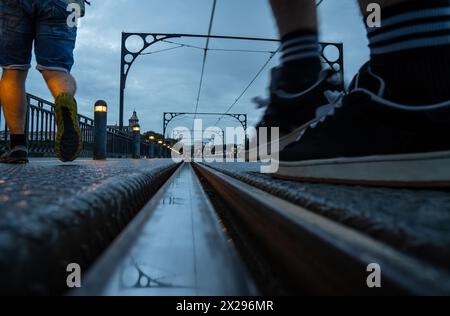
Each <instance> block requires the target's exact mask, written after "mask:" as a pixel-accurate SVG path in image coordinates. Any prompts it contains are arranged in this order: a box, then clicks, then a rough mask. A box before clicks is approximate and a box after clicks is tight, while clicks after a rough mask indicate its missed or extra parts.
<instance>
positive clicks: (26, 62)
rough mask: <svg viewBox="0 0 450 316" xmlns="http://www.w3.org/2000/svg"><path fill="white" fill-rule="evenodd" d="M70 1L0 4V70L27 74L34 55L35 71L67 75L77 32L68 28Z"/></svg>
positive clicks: (6, 0) (14, 0) (18, 0)
mask: <svg viewBox="0 0 450 316" xmlns="http://www.w3.org/2000/svg"><path fill="white" fill-rule="evenodd" d="M71 2H73V0H0V66H1V67H3V68H4V69H20V70H28V69H29V68H30V63H31V53H32V48H33V43H34V52H35V55H36V61H37V63H38V66H37V69H38V70H40V71H42V70H60V71H66V72H70V70H71V68H72V66H73V63H74V60H73V50H74V48H75V41H76V36H77V28H76V27H73V25H72V27H71V26H69V23H68V18H69V15H70V12H68V11H67V8H68V5H69V3H71Z"/></svg>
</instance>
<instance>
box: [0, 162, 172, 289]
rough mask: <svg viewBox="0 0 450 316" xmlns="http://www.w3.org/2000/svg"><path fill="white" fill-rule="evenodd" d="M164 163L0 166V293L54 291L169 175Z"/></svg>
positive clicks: (168, 166) (94, 254) (91, 257)
mask: <svg viewBox="0 0 450 316" xmlns="http://www.w3.org/2000/svg"><path fill="white" fill-rule="evenodd" d="M175 168H176V165H175V164H174V163H173V162H172V161H171V160H108V161H92V160H79V161H77V162H75V163H70V164H62V163H59V162H57V161H56V160H55V159H47V160H45V159H33V160H32V162H31V163H30V164H29V165H25V166H10V165H1V164H0V293H4V294H12V293H14V294H43V295H44V294H45V295H46V294H60V293H62V292H63V291H64V290H65V289H67V288H66V284H65V283H66V276H67V274H68V273H67V272H66V267H67V264H68V263H72V262H73V263H78V264H80V265H81V266H82V269H83V270H85V269H86V268H87V267H88V266H89V265H90V264H91V263H92V262H93V260H94V259H95V258H97V256H98V255H99V254H100V253H101V252H102V251H103V250H104V249H105V248H106V247H107V246H108V245H109V244H110V242H111V241H112V240H113V239H114V238H115V237H116V236H117V235H118V234H119V233H120V231H121V230H122V229H123V228H124V227H125V226H126V225H127V224H128V222H129V221H130V220H131V219H132V218H133V217H134V216H135V215H136V213H137V212H138V211H139V210H140V209H141V208H142V207H143V206H144V205H145V203H146V202H147V201H148V200H149V198H150V197H151V196H152V195H153V193H155V192H156V191H157V189H158V188H159V187H160V186H161V185H162V184H163V183H164V182H165V180H166V179H167V178H168V177H169V176H170V174H171V173H172V172H173V171H174V169H175Z"/></svg>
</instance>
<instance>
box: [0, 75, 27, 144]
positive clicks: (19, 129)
mask: <svg viewBox="0 0 450 316" xmlns="http://www.w3.org/2000/svg"><path fill="white" fill-rule="evenodd" d="M27 74H28V71H26V70H12V69H4V70H3V75H2V79H1V81H0V101H1V103H2V106H3V112H4V114H5V119H6V123H7V125H8V127H9V130H10V134H11V135H25V121H26V114H27V98H26V92H25V80H26V78H27ZM13 145H14V144H12V146H11V147H14V146H13ZM21 145H25V144H21Z"/></svg>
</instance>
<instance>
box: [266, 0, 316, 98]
mask: <svg viewBox="0 0 450 316" xmlns="http://www.w3.org/2000/svg"><path fill="white" fill-rule="evenodd" d="M270 4H271V6H272V11H273V13H274V16H275V19H276V22H277V25H278V30H279V33H280V39H281V44H282V48H281V53H282V57H281V63H282V80H283V81H284V82H285V85H284V87H283V88H284V89H285V90H287V91H289V92H294V93H295V92H297V93H298V92H300V91H303V90H304V89H306V88H309V86H311V84H312V83H314V82H315V81H316V80H317V77H318V76H319V72H320V70H321V64H320V57H319V56H320V55H319V48H318V47H319V44H318V26H317V9H316V2H315V0H271V1H270Z"/></svg>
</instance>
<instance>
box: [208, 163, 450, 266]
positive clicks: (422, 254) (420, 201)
mask: <svg viewBox="0 0 450 316" xmlns="http://www.w3.org/2000/svg"><path fill="white" fill-rule="evenodd" d="M208 165H209V166H211V167H213V168H214V169H216V170H219V171H222V172H224V173H225V174H228V175H230V176H232V177H234V178H236V179H239V180H241V181H244V182H246V183H249V184H251V185H254V186H256V187H258V188H260V189H262V190H265V191H267V192H269V193H271V194H274V195H276V196H278V197H281V198H283V199H286V200H289V201H291V202H293V203H295V204H298V205H301V206H303V207H305V208H306V209H308V210H311V211H314V212H316V213H318V214H321V215H324V216H327V217H329V218H331V219H333V220H337V221H339V222H341V223H343V224H345V225H348V226H350V227H353V228H356V229H358V230H360V231H362V232H364V233H366V234H369V235H370V236H372V237H374V238H376V239H378V240H381V241H384V242H387V243H389V244H390V245H392V246H394V247H395V248H397V249H400V250H402V251H405V252H407V253H410V254H412V255H415V256H417V257H419V258H422V259H425V260H428V261H431V262H433V263H436V264H439V265H441V266H442V267H444V268H446V269H449V267H450V234H449V233H448V230H449V227H450V192H446V191H432V190H402V189H387V188H370V187H360V186H347V185H328V184H313V183H300V182H294V181H285V180H279V179H273V178H272V177H270V176H269V175H263V174H261V173H260V172H259V170H260V165H259V164H255V163H250V164H244V163H238V164H231V163H214V164H208Z"/></svg>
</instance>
